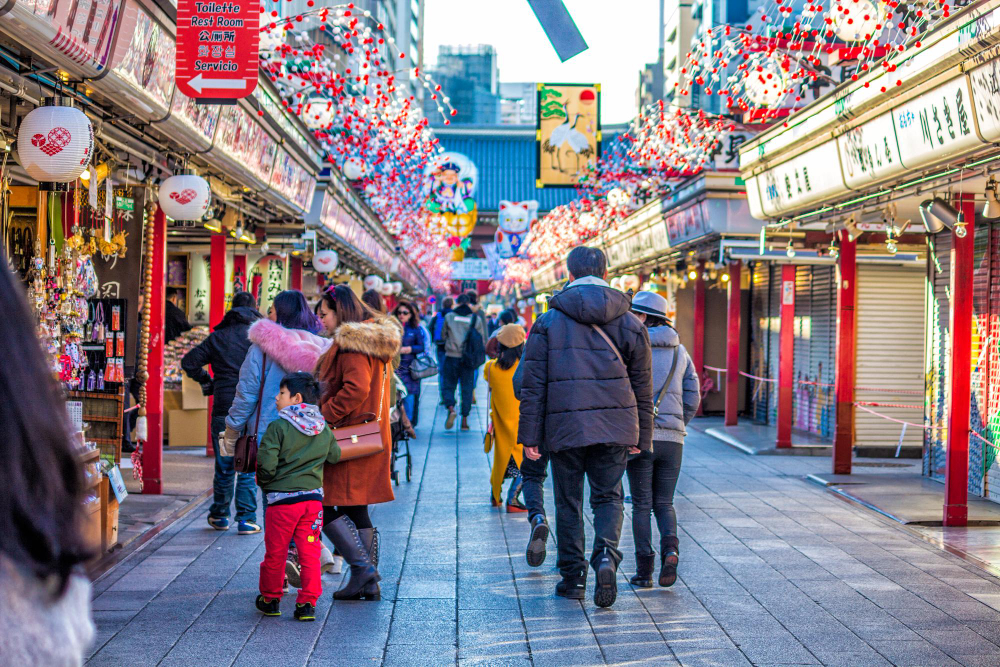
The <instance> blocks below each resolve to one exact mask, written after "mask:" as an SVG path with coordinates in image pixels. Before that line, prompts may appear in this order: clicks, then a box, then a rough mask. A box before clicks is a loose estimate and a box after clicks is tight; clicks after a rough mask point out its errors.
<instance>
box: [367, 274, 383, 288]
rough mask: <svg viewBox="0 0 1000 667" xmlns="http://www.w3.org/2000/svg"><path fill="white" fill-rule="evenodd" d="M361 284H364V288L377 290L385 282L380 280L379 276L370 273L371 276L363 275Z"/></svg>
mask: <svg viewBox="0 0 1000 667" xmlns="http://www.w3.org/2000/svg"><path fill="white" fill-rule="evenodd" d="M363 284H364V286H365V289H366V290H369V289H373V290H376V291H378V290H380V289H382V285H384V284H385V281H384V280H382V279H381V278H380V277H379V276H376V275H371V276H366V277H365V280H364V283H363Z"/></svg>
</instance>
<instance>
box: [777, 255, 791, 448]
mask: <svg viewBox="0 0 1000 667" xmlns="http://www.w3.org/2000/svg"><path fill="white" fill-rule="evenodd" d="M778 341H779V343H778V350H779V352H778V439H777V442H776V443H775V446H776V447H778V448H779V449H781V448H785V447H791V446H792V395H793V393H794V390H795V384H794V382H795V265H794V264H783V265H782V267H781V331H780V333H779V336H778Z"/></svg>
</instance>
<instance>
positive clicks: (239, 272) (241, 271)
mask: <svg viewBox="0 0 1000 667" xmlns="http://www.w3.org/2000/svg"><path fill="white" fill-rule="evenodd" d="M249 291H250V286H249V285H248V284H247V256H246V255H234V256H233V292H234V293H235V292H249Z"/></svg>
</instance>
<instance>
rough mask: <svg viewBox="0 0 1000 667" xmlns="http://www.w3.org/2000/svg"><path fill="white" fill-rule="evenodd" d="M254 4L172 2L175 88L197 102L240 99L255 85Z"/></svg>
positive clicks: (256, 26) (257, 33) (237, 0)
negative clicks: (174, 36) (174, 3)
mask: <svg viewBox="0 0 1000 667" xmlns="http://www.w3.org/2000/svg"><path fill="white" fill-rule="evenodd" d="M259 45H260V3H259V2H250V0H218V1H217V0H204V1H202V0H177V75H176V76H177V87H178V88H179V89H180V91H181V92H182V93H184V94H185V95H187V96H188V97H190V98H192V99H194V100H197V101H199V102H202V103H206V104H207V103H215V104H218V103H224V102H227V101H232V100H238V99H240V98H243V97H246V96H247V95H249V94H250V93H252V92H253V91H254V89H255V88H256V87H257V74H258V69H259V67H260V62H259V60H258V59H257V49H258V47H259Z"/></svg>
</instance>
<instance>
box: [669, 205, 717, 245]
mask: <svg viewBox="0 0 1000 667" xmlns="http://www.w3.org/2000/svg"><path fill="white" fill-rule="evenodd" d="M666 227H667V236H668V238H669V243H670V245H671V246H676V245H677V244H679V243H684V242H686V241H691V240H693V239H696V238H698V237H699V236H704V235H705V234H707V233H709V232H710V231H712V229H711V225H710V224H709V222H708V202H707V201H701V202H698V203H697V204H695V205H694V206H689V207H687V208H686V209H684V210H683V211H678V212H676V213H673V214H672V215H669V216H667V220H666Z"/></svg>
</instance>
